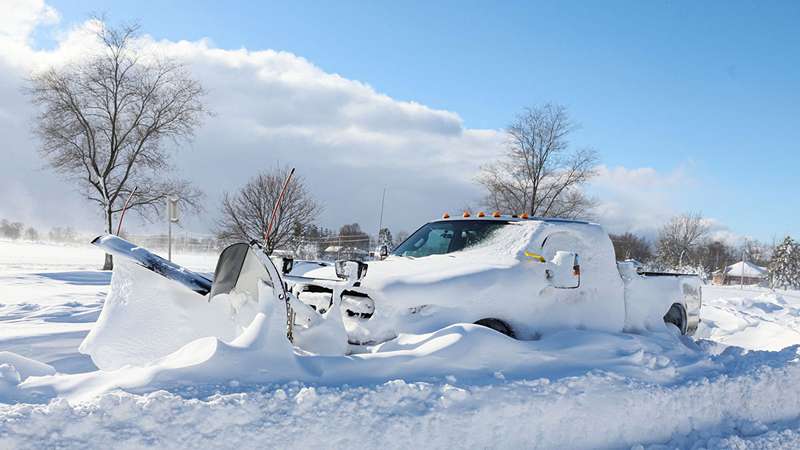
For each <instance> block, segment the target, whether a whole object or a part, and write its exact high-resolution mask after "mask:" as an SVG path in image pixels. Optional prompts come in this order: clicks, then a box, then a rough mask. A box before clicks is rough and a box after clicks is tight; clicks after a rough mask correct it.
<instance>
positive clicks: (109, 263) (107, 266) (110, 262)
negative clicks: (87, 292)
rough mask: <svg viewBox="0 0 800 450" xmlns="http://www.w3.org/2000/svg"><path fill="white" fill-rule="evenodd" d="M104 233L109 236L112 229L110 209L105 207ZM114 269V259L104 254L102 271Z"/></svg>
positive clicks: (112, 215)
mask: <svg viewBox="0 0 800 450" xmlns="http://www.w3.org/2000/svg"><path fill="white" fill-rule="evenodd" d="M105 213H106V233H108V234H111V232H112V231H111V230H112V229H113V218H114V214H113V213H112V212H111V208H109V207H106V211H105ZM113 269H114V258H113V257H112V256H111V255H110V254H108V253H106V259H105V262H104V263H103V270H113Z"/></svg>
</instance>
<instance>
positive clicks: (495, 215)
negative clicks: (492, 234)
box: [492, 211, 500, 218]
mask: <svg viewBox="0 0 800 450" xmlns="http://www.w3.org/2000/svg"><path fill="white" fill-rule="evenodd" d="M492 217H494V218H498V217H500V211H495V212H493V213H492Z"/></svg>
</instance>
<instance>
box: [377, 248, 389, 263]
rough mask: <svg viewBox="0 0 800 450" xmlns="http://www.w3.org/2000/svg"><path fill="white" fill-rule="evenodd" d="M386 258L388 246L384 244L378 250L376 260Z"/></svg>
mask: <svg viewBox="0 0 800 450" xmlns="http://www.w3.org/2000/svg"><path fill="white" fill-rule="evenodd" d="M387 256H389V246H388V245H386V244H384V245H381V246H380V248H379V249H378V258H380V259H381V260H383V259H386V257H387Z"/></svg>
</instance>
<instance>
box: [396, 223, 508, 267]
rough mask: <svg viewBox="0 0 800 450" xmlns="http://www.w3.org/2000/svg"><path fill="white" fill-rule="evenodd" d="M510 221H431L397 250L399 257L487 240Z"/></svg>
mask: <svg viewBox="0 0 800 450" xmlns="http://www.w3.org/2000/svg"><path fill="white" fill-rule="evenodd" d="M507 224H508V222H502V221H496V220H492V221H489V220H486V221H483V220H448V221H442V222H431V223H428V224H425V225H424V226H423V227H422V228H420V229H419V230H417V231H415V232H414V234H412V235H411V236H410V237H409V238H408V239H406V240H405V241H403V243H402V244H400V245H399V246H398V247H397V248H396V249H395V250H394V252H393V254H394V255H397V256H413V257H417V258H418V257H422V256H429V255H443V254H446V253H453V252H457V251H461V250H464V249H465V248H468V247H471V246H473V245H475V244H477V243H479V242H481V241H483V240H485V239H486V238H487V237H488V236H490V235H491V234H492V233H494V232H495V231H497V230H498V229H500V228H501V227H503V226H504V225H507Z"/></svg>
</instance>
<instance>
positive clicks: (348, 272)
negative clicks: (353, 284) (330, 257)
mask: <svg viewBox="0 0 800 450" xmlns="http://www.w3.org/2000/svg"><path fill="white" fill-rule="evenodd" d="M366 275H367V265H366V264H364V263H363V262H361V261H336V276H337V277H339V278H341V279H343V280H348V281H361V279H363V278H364V277H365V276H366Z"/></svg>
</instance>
